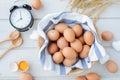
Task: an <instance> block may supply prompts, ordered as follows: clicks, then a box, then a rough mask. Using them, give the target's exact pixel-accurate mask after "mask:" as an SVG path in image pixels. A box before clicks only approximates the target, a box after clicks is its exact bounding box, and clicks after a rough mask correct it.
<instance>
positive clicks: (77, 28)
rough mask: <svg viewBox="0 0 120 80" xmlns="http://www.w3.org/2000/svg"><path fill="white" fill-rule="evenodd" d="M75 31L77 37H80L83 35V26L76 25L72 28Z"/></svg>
mask: <svg viewBox="0 0 120 80" xmlns="http://www.w3.org/2000/svg"><path fill="white" fill-rule="evenodd" d="M72 29H73V31H74V32H75V36H76V37H80V36H81V35H82V33H83V28H82V26H81V25H79V24H76V25H74V26H73V27H72Z"/></svg>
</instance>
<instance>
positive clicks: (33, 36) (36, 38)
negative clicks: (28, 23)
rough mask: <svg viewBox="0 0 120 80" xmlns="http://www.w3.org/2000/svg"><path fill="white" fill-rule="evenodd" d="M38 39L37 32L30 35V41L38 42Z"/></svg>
mask: <svg viewBox="0 0 120 80" xmlns="http://www.w3.org/2000/svg"><path fill="white" fill-rule="evenodd" d="M38 38H39V33H38V31H37V30H33V32H32V34H31V35H30V39H32V40H38Z"/></svg>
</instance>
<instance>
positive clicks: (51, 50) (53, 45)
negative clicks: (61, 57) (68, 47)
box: [48, 42, 59, 54]
mask: <svg viewBox="0 0 120 80" xmlns="http://www.w3.org/2000/svg"><path fill="white" fill-rule="evenodd" d="M58 50H59V48H58V46H57V43H55V42H53V43H50V44H49V45H48V52H49V53H50V54H54V53H55V52H57V51H58Z"/></svg>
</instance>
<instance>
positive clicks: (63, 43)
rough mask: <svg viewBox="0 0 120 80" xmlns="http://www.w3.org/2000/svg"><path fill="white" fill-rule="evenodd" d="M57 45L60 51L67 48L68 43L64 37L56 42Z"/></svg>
mask: <svg viewBox="0 0 120 80" xmlns="http://www.w3.org/2000/svg"><path fill="white" fill-rule="evenodd" d="M57 45H58V47H59V48H60V49H63V48H64V47H68V45H69V43H68V42H67V41H66V39H65V38H64V37H60V38H59V39H58V40H57Z"/></svg>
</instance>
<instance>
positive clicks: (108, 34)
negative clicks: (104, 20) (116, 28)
mask: <svg viewBox="0 0 120 80" xmlns="http://www.w3.org/2000/svg"><path fill="white" fill-rule="evenodd" d="M101 36H102V39H103V40H105V41H110V40H112V39H113V37H114V35H113V33H112V32H110V31H104V32H102V34H101Z"/></svg>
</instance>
